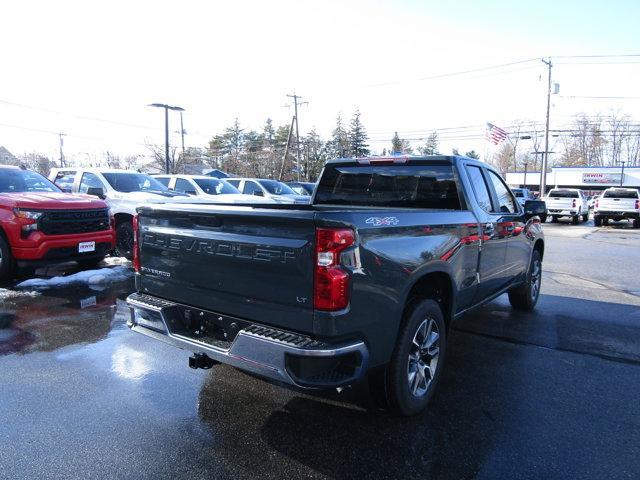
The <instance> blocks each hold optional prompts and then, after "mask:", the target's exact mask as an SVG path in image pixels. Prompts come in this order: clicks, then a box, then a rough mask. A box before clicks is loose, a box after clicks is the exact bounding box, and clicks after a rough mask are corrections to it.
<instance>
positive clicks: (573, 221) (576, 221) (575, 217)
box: [571, 215, 580, 225]
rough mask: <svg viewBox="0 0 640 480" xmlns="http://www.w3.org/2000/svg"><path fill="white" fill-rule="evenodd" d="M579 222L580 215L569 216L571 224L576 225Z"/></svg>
mask: <svg viewBox="0 0 640 480" xmlns="http://www.w3.org/2000/svg"><path fill="white" fill-rule="evenodd" d="M579 223H580V215H575V216H573V217H571V224H572V225H578V224H579Z"/></svg>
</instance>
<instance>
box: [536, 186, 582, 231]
mask: <svg viewBox="0 0 640 480" xmlns="http://www.w3.org/2000/svg"><path fill="white" fill-rule="evenodd" d="M543 200H544V202H545V203H546V205H547V215H548V216H550V217H551V221H552V222H557V221H558V218H560V217H571V221H572V223H573V224H574V225H577V224H578V223H580V220H582V221H584V222H586V221H588V220H589V203H588V202H587V197H586V196H585V195H584V194H583V193H582V190H579V189H577V188H554V189H552V190H551V191H549V194H548V195H547V196H546V197H545V198H544V199H543Z"/></svg>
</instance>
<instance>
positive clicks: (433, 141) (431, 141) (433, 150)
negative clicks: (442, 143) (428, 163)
mask: <svg viewBox="0 0 640 480" xmlns="http://www.w3.org/2000/svg"><path fill="white" fill-rule="evenodd" d="M418 151H419V152H420V153H421V154H422V155H435V154H437V153H438V132H436V131H435V130H434V131H433V132H431V135H429V137H428V138H427V143H426V144H425V145H424V147H419V148H418Z"/></svg>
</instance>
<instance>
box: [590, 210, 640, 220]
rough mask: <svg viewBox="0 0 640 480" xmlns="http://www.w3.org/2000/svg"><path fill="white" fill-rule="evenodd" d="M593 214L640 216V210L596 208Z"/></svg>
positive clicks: (613, 216)
mask: <svg viewBox="0 0 640 480" xmlns="http://www.w3.org/2000/svg"><path fill="white" fill-rule="evenodd" d="M594 215H595V216H597V217H610V218H640V212H638V211H637V210H627V211H624V210H598V211H596V212H594Z"/></svg>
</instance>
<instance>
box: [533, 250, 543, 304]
mask: <svg viewBox="0 0 640 480" xmlns="http://www.w3.org/2000/svg"><path fill="white" fill-rule="evenodd" d="M541 281H542V268H541V264H540V260H536V261H534V262H533V265H532V266H531V299H532V300H533V301H534V302H535V300H536V299H537V298H538V295H539V294H540V283H541Z"/></svg>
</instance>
